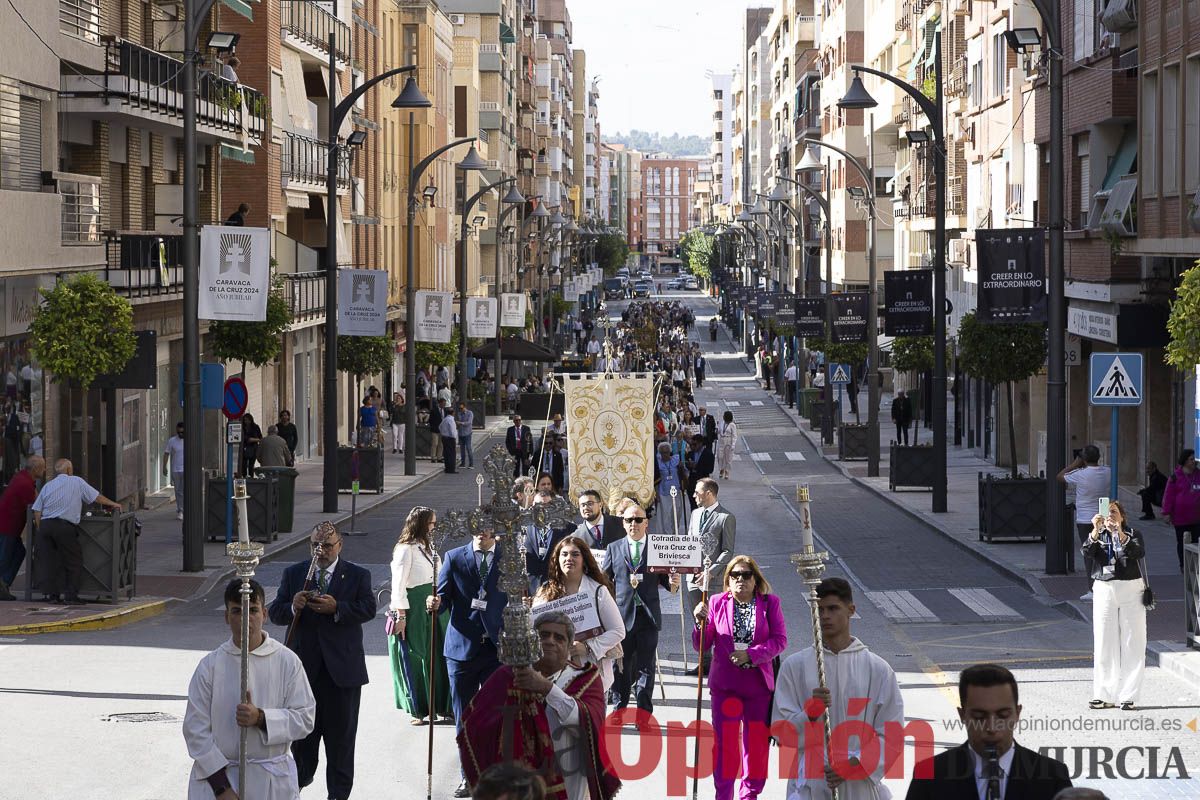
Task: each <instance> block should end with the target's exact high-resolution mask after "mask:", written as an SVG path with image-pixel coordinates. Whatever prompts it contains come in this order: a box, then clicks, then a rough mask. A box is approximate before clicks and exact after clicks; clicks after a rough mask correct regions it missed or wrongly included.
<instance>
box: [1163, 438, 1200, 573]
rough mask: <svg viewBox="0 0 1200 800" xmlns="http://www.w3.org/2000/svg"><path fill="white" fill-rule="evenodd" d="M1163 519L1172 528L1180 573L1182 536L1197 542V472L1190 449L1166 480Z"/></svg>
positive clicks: (1199, 520) (1199, 504)
mask: <svg viewBox="0 0 1200 800" xmlns="http://www.w3.org/2000/svg"><path fill="white" fill-rule="evenodd" d="M1162 512H1163V519H1165V520H1166V521H1167V522H1168V523H1170V524H1171V525H1174V526H1175V550H1176V552H1177V553H1178V554H1179V571H1180V572H1183V537H1184V534H1189V535H1190V536H1191V539H1192V544H1195V543H1196V540H1197V539H1200V470H1197V469H1196V452H1195V451H1194V450H1192V449H1191V448H1188V449H1187V450H1184V451H1183V452H1182V453H1180V454H1179V466H1177V467H1176V468H1175V474H1174V475H1172V476H1171V479H1170V480H1169V481H1167V489H1166V491H1165V492H1164V493H1163V502H1162Z"/></svg>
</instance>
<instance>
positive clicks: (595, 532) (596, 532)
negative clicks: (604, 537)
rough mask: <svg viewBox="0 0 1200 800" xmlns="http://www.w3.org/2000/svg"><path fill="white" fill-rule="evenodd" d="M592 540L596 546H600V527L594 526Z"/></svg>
mask: <svg viewBox="0 0 1200 800" xmlns="http://www.w3.org/2000/svg"><path fill="white" fill-rule="evenodd" d="M592 540H593V541H594V542H595V543H596V544H600V526H599V525H593V526H592Z"/></svg>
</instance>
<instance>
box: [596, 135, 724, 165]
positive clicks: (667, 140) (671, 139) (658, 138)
mask: <svg viewBox="0 0 1200 800" xmlns="http://www.w3.org/2000/svg"><path fill="white" fill-rule="evenodd" d="M604 140H605V141H606V142H614V143H616V144H623V145H625V146H627V147H629V148H630V149H633V150H637V151H639V152H642V153H670V154H671V155H673V156H675V157H677V158H684V157H687V156H702V155H705V154H707V153H708V148H709V143H710V142H711V139H708V138H707V137H704V136H680V135H679V134H678V133H672V134H661V133H653V132H650V131H639V130H638V129H637V128H634V129H633V130H631V131H630V132H629V133H617V134H612V135H610V134H605V135H604Z"/></svg>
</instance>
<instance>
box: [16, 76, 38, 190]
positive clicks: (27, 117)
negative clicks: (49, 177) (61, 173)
mask: <svg viewBox="0 0 1200 800" xmlns="http://www.w3.org/2000/svg"><path fill="white" fill-rule="evenodd" d="M20 144H21V166H20V171H19V176H18V185H19V187H20V188H21V189H22V190H24V191H27V192H40V191H41V190H42V101H41V100H34V99H33V98H31V97H22V98H21V134H20Z"/></svg>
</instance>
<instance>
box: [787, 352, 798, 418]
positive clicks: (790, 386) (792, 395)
mask: <svg viewBox="0 0 1200 800" xmlns="http://www.w3.org/2000/svg"><path fill="white" fill-rule="evenodd" d="M799 377H800V370H798V369H796V362H795V360H792V361H790V362H788V368H787V369H786V370H784V372H783V379H784V380H785V381H787V401H788V408H795V407H796V380H797V378H799Z"/></svg>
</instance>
